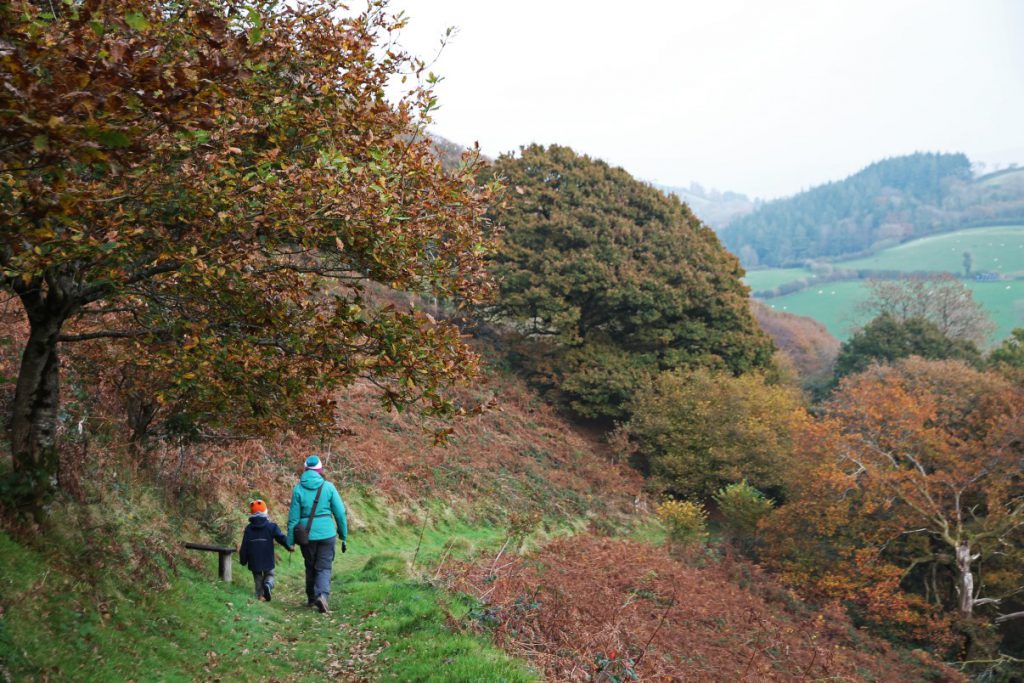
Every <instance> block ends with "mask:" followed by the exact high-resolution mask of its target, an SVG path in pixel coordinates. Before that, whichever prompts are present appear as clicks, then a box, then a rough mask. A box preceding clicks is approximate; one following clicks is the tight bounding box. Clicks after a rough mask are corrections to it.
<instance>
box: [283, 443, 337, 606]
mask: <svg viewBox="0 0 1024 683" xmlns="http://www.w3.org/2000/svg"><path fill="white" fill-rule="evenodd" d="M321 487H322V490H321ZM318 490H320V499H319V500H317V501H316V510H312V507H313V501H314V500H315V499H316V493H317V491H318ZM310 512H312V514H313V524H312V526H311V527H310V529H309V543H307V544H306V545H304V546H302V559H303V560H304V561H305V564H306V604H308V605H309V606H310V607H315V608H317V610H319V611H320V612H321V613H325V612H327V600H328V598H330V595H331V565H332V564H333V563H334V546H335V542H336V541H337V539H338V537H339V536H340V537H341V552H345V551H346V550H347V549H348V548H347V547H346V541H348V520H347V519H346V518H345V503H343V502H342V500H341V496H340V495H339V494H338V489H336V488H334V484H332V483H331V482H329V481H327V480H326V479H324V476H323V463H321V462H320V458H318V457H317V456H315V455H311V456H309V457H308V458H306V470H305V471H304V472H303V473H302V477H301V478H300V479H299V483H298V484H296V485H295V488H294V489H292V506H291V509H290V510H289V511H288V545H292V544H293V543H294V542H295V527H297V526H300V525H301V526H306V524H308V523H309V516H310Z"/></svg>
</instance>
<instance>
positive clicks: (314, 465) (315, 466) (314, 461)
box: [306, 455, 324, 470]
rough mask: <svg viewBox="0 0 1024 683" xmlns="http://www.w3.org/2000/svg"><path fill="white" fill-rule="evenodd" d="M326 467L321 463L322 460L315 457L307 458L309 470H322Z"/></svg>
mask: <svg viewBox="0 0 1024 683" xmlns="http://www.w3.org/2000/svg"><path fill="white" fill-rule="evenodd" d="M323 468H324V465H323V463H322V462H320V458H318V457H317V456H315V455H311V456H309V457H308V458H306V469H307V470H322V469H323Z"/></svg>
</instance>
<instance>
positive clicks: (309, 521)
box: [306, 481, 327, 534]
mask: <svg viewBox="0 0 1024 683" xmlns="http://www.w3.org/2000/svg"><path fill="white" fill-rule="evenodd" d="M326 483H327V482H326V481H325V482H324V484H326ZM324 484H320V488H318V489H317V490H316V497H314V498H313V507H311V508H309V519H307V520H306V533H307V534H308V533H309V530H310V529H312V528H313V513H314V512H316V504H317V503H318V502H320V492H321V491H323V490H324Z"/></svg>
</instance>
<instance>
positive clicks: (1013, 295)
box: [765, 280, 1024, 342]
mask: <svg viewBox="0 0 1024 683" xmlns="http://www.w3.org/2000/svg"><path fill="white" fill-rule="evenodd" d="M968 286H969V287H970V288H971V290H972V291H973V292H974V297H975V299H976V300H977V301H978V302H979V303H981V305H982V306H984V307H985V309H986V310H987V311H988V312H989V314H990V315H991V316H992V320H993V322H995V324H996V331H995V333H994V334H993V335H992V337H991V341H993V342H997V341H1000V340H1002V339H1005V338H1006V337H1009V336H1010V331H1011V330H1013V328H1015V327H1024V281H1021V280H1015V281H1012V282H970V283H968ZM865 298H867V287H866V284H865V283H864V282H830V283H827V284H823V285H815V286H811V287H808V288H807V289H802V290H800V291H799V292H794V293H793V294H787V295H786V296H779V297H775V298H772V299H765V303H766V304H768V305H769V306H771V307H772V308H775V309H777V310H781V311H786V312H787V313H794V314H796V315H805V316H807V317H809V318H814V319H815V320H817V321H818V322H820V323H821V324H822V325H824V326H825V327H827V328H828V331H829V332H831V333H832V334H833V335H835V336H836V337H838V338H839V339H846V338H848V337H849V336H850V334H851V333H852V331H853V330H854V329H855V328H856V327H858V326H859V325H861V324H863V323H864V322H866V321H865V320H863V319H862V317H860V316H858V312H857V304H859V303H860V302H862V301H864V299H865Z"/></svg>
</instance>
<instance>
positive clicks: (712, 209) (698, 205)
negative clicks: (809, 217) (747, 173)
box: [654, 183, 762, 230]
mask: <svg viewBox="0 0 1024 683" xmlns="http://www.w3.org/2000/svg"><path fill="white" fill-rule="evenodd" d="M654 186H655V187H656V188H658V189H659V190H661V191H662V192H664V193H666V194H674V195H675V196H677V197H679V199H680V200H682V201H683V202H685V203H686V204H688V205H689V207H690V210H691V211H693V212H694V213H695V214H697V217H698V218H700V219H701V220H702V221H704V222H705V223H707V224H708V225H709V226H711V227H712V228H714V229H715V230H721V229H722V228H724V227H726V226H727V225H729V224H730V223H731V222H732V221H733V220H734V219H735V218H737V217H739V216H745V215H746V214H749V213H750V212H752V211H754V209H756V208H757V207H758V206H760V205H761V204H762V201H761V200H760V199H751V198H750V197H748V196H747V195H745V194H740V193H738V192H721V191H719V190H714V189H711V190H708V189H705V188H704V187H702V186H701V185H700V184H698V183H690V186H689V187H687V188H682V187H673V186H671V185H658V184H655V185H654Z"/></svg>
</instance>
